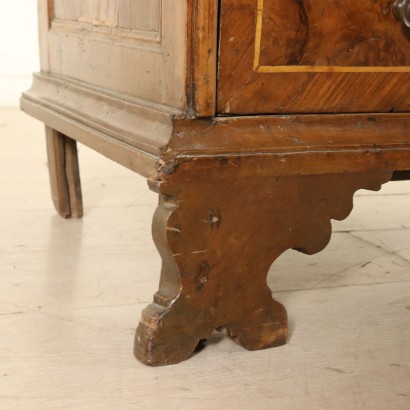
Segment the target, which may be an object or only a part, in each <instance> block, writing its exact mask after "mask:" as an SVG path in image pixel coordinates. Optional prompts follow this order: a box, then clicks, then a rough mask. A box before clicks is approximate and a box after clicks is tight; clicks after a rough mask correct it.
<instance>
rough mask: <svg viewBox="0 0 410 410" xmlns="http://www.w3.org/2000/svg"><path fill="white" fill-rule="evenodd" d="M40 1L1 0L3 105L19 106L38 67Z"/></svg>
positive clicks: (0, 91)
mask: <svg viewBox="0 0 410 410" xmlns="http://www.w3.org/2000/svg"><path fill="white" fill-rule="evenodd" d="M38 60H39V57H38V34H37V1H36V0H11V1H8V0H0V106H1V107H16V106H18V103H19V97H20V94H21V92H22V91H23V90H26V89H28V88H29V87H30V84H31V74H32V72H33V71H38V70H39V62H38Z"/></svg>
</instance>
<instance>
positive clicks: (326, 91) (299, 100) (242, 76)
mask: <svg viewBox="0 0 410 410" xmlns="http://www.w3.org/2000/svg"><path fill="white" fill-rule="evenodd" d="M409 42H410V35H409V33H408V32H407V31H406V30H404V29H403V28H402V26H401V24H400V23H399V22H397V21H396V20H395V18H394V17H393V15H392V13H391V10H390V6H389V5H388V4H387V3H386V2H384V1H370V0H366V1H363V2H360V3H357V2H354V1H353V0H346V1H343V2H333V1H324V2H313V1H312V2H310V1H298V2H287V1H278V2H273V1H269V0H264V1H263V2H262V1H259V0H224V1H223V2H222V7H221V29H220V63H219V82H218V112H220V113H221V114H262V113H263V114H265V113H302V112H305V113H313V112H325V113H334V112H392V111H408V110H409V109H410V97H409V96H408V92H407V90H408V88H409V85H410V68H409V62H410V48H409V44H410V43H409ZM250 102H251V103H250Z"/></svg>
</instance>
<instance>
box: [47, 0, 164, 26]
mask: <svg viewBox="0 0 410 410" xmlns="http://www.w3.org/2000/svg"><path fill="white" fill-rule="evenodd" d="M160 10H161V0H86V1H83V0H69V1H68V0H54V17H55V18H56V19H58V20H63V21H74V22H85V23H90V24H94V25H105V26H114V27H121V28H126V29H130V30H143V31H144V30H146V31H159V29H160V16H161V13H160Z"/></svg>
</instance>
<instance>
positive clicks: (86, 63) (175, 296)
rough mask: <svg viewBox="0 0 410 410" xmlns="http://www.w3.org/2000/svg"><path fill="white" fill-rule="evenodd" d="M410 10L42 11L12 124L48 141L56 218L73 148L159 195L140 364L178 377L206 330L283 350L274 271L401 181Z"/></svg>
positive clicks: (72, 167) (273, 5)
mask: <svg viewBox="0 0 410 410" xmlns="http://www.w3.org/2000/svg"><path fill="white" fill-rule="evenodd" d="M409 1H410V0H396V1H392V0H363V1H361V2H357V1H356V0H340V1H333V0H322V1H313V0H300V1H292V2H289V1H287V0H275V1H274V0H221V1H219V2H217V1H215V0H173V1H161V0H133V1H130V0H93V1H91V0H90V1H88V2H82V1H78V0H64V1H63V0H54V1H53V0H39V21H40V39H41V41H40V43H41V66H42V71H41V73H38V74H35V76H34V81H33V86H32V88H31V89H30V90H29V91H27V92H26V93H24V94H23V97H22V100H21V106H22V109H23V110H25V111H26V112H27V113H29V114H30V115H32V116H34V117H36V118H38V119H39V120H41V121H43V122H44V123H45V125H46V135H47V147H48V158H49V169H50V180H51V187H52V196H53V200H54V204H55V206H56V208H57V210H58V212H59V213H60V214H61V215H62V216H63V217H65V218H69V217H81V216H82V201H81V187H80V177H79V167H78V158H77V151H76V141H78V142H81V143H83V144H86V145H88V146H89V147H91V148H93V149H95V150H96V151H98V152H100V153H101V154H103V155H105V156H106V157H108V158H110V159H112V160H114V161H117V162H119V163H120V164H122V165H124V166H126V167H128V168H129V169H131V170H134V171H135V172H138V173H140V174H142V175H143V176H145V177H147V179H148V180H149V186H150V188H151V189H152V190H153V191H155V192H157V193H158V194H159V206H158V209H157V210H156V212H155V215H154V221H153V237H154V241H155V244H156V246H157V248H158V251H159V254H160V256H161V258H162V262H163V263H162V271H161V279H160V284H159V290H158V292H157V293H156V294H155V296H154V301H153V303H152V304H151V305H149V306H148V307H147V308H146V309H145V310H144V311H143V313H142V318H141V321H140V324H139V326H138V329H137V332H136V337H135V348H134V352H135V355H136V357H137V358H138V359H140V360H141V361H142V362H144V363H146V364H149V365H164V364H171V363H178V362H180V361H182V360H185V359H187V358H189V357H190V356H191V355H192V353H193V352H194V351H195V349H196V348H197V346H198V345H199V344H201V343H203V341H204V340H206V339H207V338H208V337H209V336H210V334H211V333H212V332H213V331H214V330H215V329H217V330H221V329H226V331H227V334H228V335H229V336H230V337H231V338H232V339H233V340H234V341H236V342H237V343H239V344H240V345H242V346H244V347H245V348H246V349H249V350H256V349H262V348H267V347H273V346H279V345H281V344H284V343H286V340H287V338H288V326H287V314H286V310H285V307H284V306H283V305H282V304H281V303H280V302H279V301H276V300H274V299H273V298H272V294H271V289H269V288H268V286H267V283H266V275H267V272H268V270H269V267H270V266H271V264H272V263H273V262H274V261H275V259H276V258H278V257H279V256H280V255H281V254H282V253H283V252H285V251H286V250H288V249H296V250H298V251H301V252H305V253H308V254H313V253H316V252H319V251H321V250H322V249H323V248H324V247H325V246H326V245H327V243H328V241H329V240H330V237H331V220H332V219H338V220H340V219H343V218H346V217H347V216H348V214H349V213H350V211H351V209H352V206H353V201H352V200H353V195H354V193H355V192H356V191H357V190H358V189H363V188H364V189H369V190H377V189H379V188H380V186H381V185H382V184H384V183H386V182H388V181H389V180H390V179H391V178H392V175H393V176H394V178H396V179H400V178H406V177H408V175H409V173H408V170H410V114H409V110H410V96H409V88H410V87H409V86H410V32H409V28H408V27H407V26H409V25H410V23H409V21H410V19H409V14H410V11H409V10H410V5H409ZM288 274H292V272H288ZM296 325H297V324H296ZM318 326H320V323H318Z"/></svg>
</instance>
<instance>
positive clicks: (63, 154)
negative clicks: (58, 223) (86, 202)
mask: <svg viewBox="0 0 410 410" xmlns="http://www.w3.org/2000/svg"><path fill="white" fill-rule="evenodd" d="M46 142H47V156H48V170H49V174H50V185H51V195H52V199H53V202H54V206H55V208H56V210H57V212H58V213H59V214H60V215H61V216H62V217H63V218H81V217H82V216H83V203H82V195H81V182H80V170H79V166H78V156H77V143H76V141H74V140H73V139H71V138H69V137H67V136H65V135H64V134H61V133H60V132H58V131H56V130H54V129H52V128H49V127H46Z"/></svg>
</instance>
